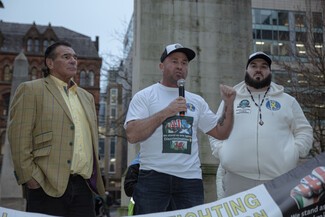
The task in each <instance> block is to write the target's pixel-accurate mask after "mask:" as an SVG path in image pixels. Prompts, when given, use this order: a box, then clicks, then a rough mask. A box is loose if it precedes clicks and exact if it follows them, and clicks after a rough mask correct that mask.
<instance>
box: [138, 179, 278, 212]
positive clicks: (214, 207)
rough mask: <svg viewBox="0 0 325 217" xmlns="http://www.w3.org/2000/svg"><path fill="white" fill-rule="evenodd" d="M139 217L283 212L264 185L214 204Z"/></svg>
mask: <svg viewBox="0 0 325 217" xmlns="http://www.w3.org/2000/svg"><path fill="white" fill-rule="evenodd" d="M137 216H139V217H142V216H143V217H203V216H204V217H234V216H245V217H262V216H263V217H266V216H268V217H282V212H281V210H280V209H279V207H278V206H277V204H276V203H275V202H274V201H273V199H272V197H271V196H270V195H269V193H268V191H267V190H266V188H265V186H264V185H259V186H257V187H255V188H252V189H249V190H247V191H243V192H241V193H238V194H235V195H233V196H231V197H227V198H224V199H221V200H218V201H215V202H212V203H207V204H204V205H200V206H195V207H192V208H189V209H183V210H176V211H170V212H161V213H152V214H146V215H137Z"/></svg>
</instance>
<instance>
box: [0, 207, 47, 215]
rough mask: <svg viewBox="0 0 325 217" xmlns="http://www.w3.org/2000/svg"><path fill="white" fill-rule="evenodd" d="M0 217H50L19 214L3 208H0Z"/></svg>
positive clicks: (28, 213)
mask: <svg viewBox="0 0 325 217" xmlns="http://www.w3.org/2000/svg"><path fill="white" fill-rule="evenodd" d="M0 216H1V217H50V215H45V214H39V213H31V212H21V211H17V210H13V209H7V208H3V207H0ZM52 217H53V216H52Z"/></svg>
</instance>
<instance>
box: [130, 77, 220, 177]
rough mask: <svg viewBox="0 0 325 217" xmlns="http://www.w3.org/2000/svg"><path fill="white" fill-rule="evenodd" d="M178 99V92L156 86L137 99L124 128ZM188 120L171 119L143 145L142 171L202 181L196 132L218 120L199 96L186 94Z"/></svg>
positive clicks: (141, 148) (207, 127)
mask: <svg viewBox="0 0 325 217" xmlns="http://www.w3.org/2000/svg"><path fill="white" fill-rule="evenodd" d="M177 97H178V88H171V87H166V86H163V85H161V84H160V83H156V84H154V85H151V86H149V87H147V88H145V89H143V90H141V91H139V92H138V93H136V94H135V95H134V97H133V98H132V100H131V102H130V106H129V110H128V113H127V116H126V120H125V124H124V126H126V124H127V122H129V121H131V120H138V119H144V118H147V117H150V116H152V115H153V114H155V113H157V112H159V111H161V110H162V109H164V108H165V107H167V106H168V105H169V104H170V103H171V102H172V101H173V100H175V99H176V98H177ZM185 98H186V104H187V111H186V113H185V117H180V116H174V117H171V118H168V119H167V120H166V121H165V122H164V123H163V124H162V125H161V126H160V127H158V128H157V129H156V131H155V132H154V133H153V135H151V136H150V137H149V138H148V139H147V140H145V141H143V142H141V143H140V169H143V170H155V171H157V172H162V173H166V174H170V175H174V176H177V177H181V178H188V179H190V178H199V179H202V172H201V168H200V166H201V163H200V159H199V148H198V139H197V128H199V129H200V130H201V131H202V132H203V133H206V132H208V131H210V130H211V129H212V128H213V127H215V126H216V124H217V120H218V117H217V115H216V114H214V113H213V112H212V111H211V110H210V109H209V106H208V104H207V103H206V101H205V100H204V99H203V98H202V97H201V96H199V95H197V94H193V93H190V92H187V91H185Z"/></svg>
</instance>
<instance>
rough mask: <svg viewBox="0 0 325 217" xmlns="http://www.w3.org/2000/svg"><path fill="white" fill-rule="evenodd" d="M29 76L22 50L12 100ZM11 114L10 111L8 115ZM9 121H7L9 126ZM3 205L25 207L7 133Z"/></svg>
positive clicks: (1, 193)
mask: <svg viewBox="0 0 325 217" xmlns="http://www.w3.org/2000/svg"><path fill="white" fill-rule="evenodd" d="M27 80H29V78H28V60H27V58H26V56H25V55H24V53H23V52H21V53H20V54H19V55H18V56H17V57H16V58H15V61H14V71H13V76H12V83H11V92H10V102H11V100H12V97H13V96H14V93H15V91H16V89H17V87H18V85H19V84H20V83H22V82H24V81H27ZM9 115H10V111H9V114H8V117H9ZM8 124H9V122H7V127H8ZM0 202H1V206H7V207H8V208H12V209H24V199H23V194H22V187H21V186H19V185H18V184H17V181H16V178H15V176H14V168H13V163H12V157H11V151H10V144H9V142H8V137H7V134H6V140H5V147H4V155H3V162H2V169H1V188H0Z"/></svg>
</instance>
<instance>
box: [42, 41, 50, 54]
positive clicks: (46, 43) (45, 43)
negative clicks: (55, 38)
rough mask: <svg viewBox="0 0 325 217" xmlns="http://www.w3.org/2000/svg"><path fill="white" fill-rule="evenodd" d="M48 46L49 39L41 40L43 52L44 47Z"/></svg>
mask: <svg viewBox="0 0 325 217" xmlns="http://www.w3.org/2000/svg"><path fill="white" fill-rule="evenodd" d="M48 46H49V41H48V40H46V39H45V40H44V41H43V52H45V50H46V48H47V47H48Z"/></svg>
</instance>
